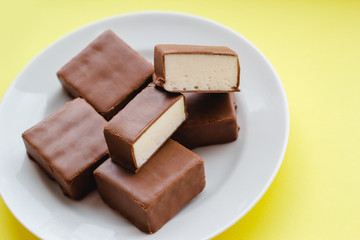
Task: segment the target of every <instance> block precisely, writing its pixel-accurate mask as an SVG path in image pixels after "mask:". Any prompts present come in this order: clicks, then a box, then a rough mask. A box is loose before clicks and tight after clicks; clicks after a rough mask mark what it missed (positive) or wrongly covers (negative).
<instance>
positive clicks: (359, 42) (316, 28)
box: [0, 0, 360, 240]
mask: <svg viewBox="0 0 360 240" xmlns="http://www.w3.org/2000/svg"><path fill="white" fill-rule="evenodd" d="M143 10H172V11H181V12H186V13H192V14H196V15H200V16H203V17H207V18H210V19H213V20H215V21H218V22H220V23H222V24H224V25H226V26H229V27H230V28H232V29H234V30H235V31H237V32H239V33H240V34H242V35H243V36H245V37H246V38H247V39H249V40H250V41H251V42H253V43H254V44H255V45H256V46H257V47H258V48H259V49H260V50H261V51H262V52H263V53H264V54H265V55H266V56H267V57H268V59H269V60H270V62H271V63H272V64H273V66H274V67H275V69H276V70H277V72H278V74H279V76H280V78H281V80H282V83H283V85H284V87H285V91H286V94H287V98H288V102H289V108H290V138H289V144H288V148H287V151H286V155H285V159H284V162H283V164H282V166H281V168H280V171H279V173H278V175H277V177H276V178H275V180H274V182H273V184H272V185H271V187H270V189H269V190H268V191H267V193H266V194H265V196H264V197H263V198H262V199H261V200H260V202H259V203H258V204H257V205H256V206H255V207H254V208H253V209H252V210H251V211H250V212H249V213H248V214H247V215H246V216H245V217H244V218H243V219H241V220H240V221H238V222H237V223H236V224H235V225H233V226H232V227H231V228H229V229H228V230H226V231H225V232H224V233H222V234H220V235H219V236H218V237H217V238H216V239H219V240H220V239H235V238H236V239H360V125H359V123H360V110H359V109H360V1H301V0H299V1H260V0H255V1H235V0H233V1H231V0H221V1H220V0H217V1H211V0H210V1H209V0H201V1H195V0H183V1H181V2H180V1H179V2H175V1H170V0H168V1H157V0H152V1H145V0H129V1H120V0H112V1H94V0H81V1H76V0H52V1H47V0H43V1H41V0H37V1H35V0H33V1H4V0H0V31H1V32H0V34H1V37H0V83H1V85H0V86H1V87H0V97H2V96H3V95H4V93H5V91H6V89H7V88H8V86H9V85H10V84H11V82H12V80H13V79H14V78H15V77H16V75H17V74H18V73H19V72H20V70H21V69H22V68H23V67H24V66H25V65H26V64H27V63H28V62H29V61H30V60H31V59H32V58H33V57H34V56H35V55H36V54H37V53H39V52H40V51H41V50H42V49H44V48H45V47H46V46H48V45H49V44H51V43H52V42H53V41H55V40H56V39H58V38H60V37H62V36H63V35H65V34H67V33H69V32H70V31H72V30H75V29H77V28H79V27H81V26H83V25H85V24H88V23H91V22H93V21H96V20H99V19H102V18H105V17H108V16H112V15H117V14H121V13H127V12H134V11H143ZM239 54H241V53H239ZM24 204H26V203H24ZM29 207H31V206H29ZM0 239H30V240H32V239H37V238H36V237H34V236H33V235H32V234H31V233H30V232H29V231H28V230H26V229H25V228H24V227H23V226H22V225H21V224H20V223H19V222H18V221H17V220H16V219H15V218H14V217H13V215H12V214H11V213H10V211H9V210H8V209H7V207H6V206H5V204H4V203H3V201H2V200H1V198H0Z"/></svg>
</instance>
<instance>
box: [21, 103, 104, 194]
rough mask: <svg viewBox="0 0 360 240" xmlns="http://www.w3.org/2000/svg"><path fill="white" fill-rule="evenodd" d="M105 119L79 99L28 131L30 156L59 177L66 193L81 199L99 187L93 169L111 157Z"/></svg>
mask: <svg viewBox="0 0 360 240" xmlns="http://www.w3.org/2000/svg"><path fill="white" fill-rule="evenodd" d="M105 122H106V121H105V119H104V118H103V117H101V115H99V114H98V113H97V112H96V111H95V110H94V109H93V108H92V107H91V106H90V105H89V104H88V103H87V102H86V101H85V100H83V99H80V98H77V99H75V100H72V101H70V102H68V103H66V104H65V105H64V106H63V107H62V108H60V109H59V110H57V111H56V112H55V113H53V114H51V115H50V116H48V117H47V118H45V119H44V120H43V121H41V122H40V123H38V124H36V125H35V126H33V127H32V128H30V129H28V130H26V131H25V132H24V133H23V134H22V137H23V140H24V143H25V146H26V150H27V153H28V155H29V157H30V158H31V159H32V160H34V161H35V162H37V163H38V164H39V165H40V166H41V167H42V168H43V169H44V170H45V172H47V173H48V175H49V176H50V177H51V178H53V179H55V181H56V182H57V183H58V184H59V186H60V188H61V189H62V191H63V192H64V194H65V195H66V196H68V197H70V198H72V199H81V198H82V197H84V196H85V195H86V194H87V193H89V192H90V191H91V190H93V189H95V188H96V184H95V181H94V176H93V171H94V169H95V168H97V167H98V166H99V165H100V164H101V163H102V162H103V161H104V160H105V159H107V158H108V150H107V146H106V143H105V139H104V135H103V129H104V125H105Z"/></svg>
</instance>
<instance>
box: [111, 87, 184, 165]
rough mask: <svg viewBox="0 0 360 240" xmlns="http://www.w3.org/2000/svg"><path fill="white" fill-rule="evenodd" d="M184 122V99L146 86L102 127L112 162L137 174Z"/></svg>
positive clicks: (178, 95) (179, 95)
mask: <svg viewBox="0 0 360 240" xmlns="http://www.w3.org/2000/svg"><path fill="white" fill-rule="evenodd" d="M185 119H186V110H185V102H184V96H183V95H181V94H176V93H169V92H166V91H164V90H163V89H160V88H158V87H156V86H154V85H153V84H151V85H149V86H148V87H146V88H145V89H144V90H143V91H141V92H140V93H139V94H138V95H137V96H136V97H135V98H134V99H133V100H132V101H131V102H130V103H129V104H128V105H126V107H125V108H124V109H123V110H121V111H120V112H119V113H118V114H117V115H116V116H114V118H113V119H112V120H111V121H110V122H108V124H106V126H105V129H104V135H105V139H106V143H107V145H108V147H109V152H110V156H111V158H112V160H113V161H114V162H116V163H118V164H120V165H121V166H123V167H125V168H127V169H129V170H131V171H134V172H137V171H138V169H139V168H140V167H141V166H142V165H143V164H144V163H145V162H146V161H147V160H148V159H149V158H150V157H151V156H152V155H153V154H154V153H155V152H156V151H157V150H158V149H159V148H160V147H161V145H162V144H163V143H164V142H165V141H166V140H167V139H168V138H170V136H171V135H172V134H173V133H174V132H175V131H176V129H177V128H178V127H179V126H180V125H181V124H182V123H183V122H184V121H185Z"/></svg>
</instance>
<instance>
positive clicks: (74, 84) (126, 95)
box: [57, 30, 154, 120]
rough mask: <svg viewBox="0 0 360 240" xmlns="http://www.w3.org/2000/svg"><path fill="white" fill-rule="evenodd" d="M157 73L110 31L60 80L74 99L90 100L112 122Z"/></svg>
mask: <svg viewBox="0 0 360 240" xmlns="http://www.w3.org/2000/svg"><path fill="white" fill-rule="evenodd" d="M153 72H154V69H153V66H152V65H151V63H149V62H147V61H146V60H145V59H144V58H143V57H142V56H141V55H140V54H139V53H138V52H136V51H135V50H133V49H132V48H131V47H130V46H129V45H127V44H126V43H125V42H124V41H122V40H121V39H120V38H119V37H118V36H117V35H116V34H115V33H113V32H112V31H111V30H108V31H105V32H104V33H102V34H101V35H100V36H99V37H98V38H96V39H95V40H94V41H93V42H92V43H91V44H90V45H89V46H87V47H86V48H85V49H84V50H83V51H81V52H80V53H79V54H78V55H77V56H75V57H74V58H73V59H72V60H71V61H70V62H68V63H67V64H66V65H65V66H63V67H62V68H61V69H60V70H59V71H58V73H57V76H58V78H59V79H60V81H61V83H62V84H63V86H64V88H65V89H66V90H67V91H68V92H69V94H70V95H71V96H73V97H79V96H80V97H82V98H84V99H86V101H88V102H89V103H90V104H91V105H92V106H93V107H94V108H95V109H96V110H97V111H98V112H99V113H100V114H102V115H103V116H104V117H105V118H106V119H107V120H109V119H111V117H112V116H113V115H114V114H116V113H117V112H118V111H119V110H120V109H121V108H123V107H124V106H125V105H126V104H127V103H128V102H129V101H130V100H131V99H132V98H133V97H134V96H135V95H136V94H137V93H138V92H139V91H140V90H141V89H142V88H143V87H145V86H146V85H147V84H148V83H149V81H151V79H150V77H151V75H152V73H153Z"/></svg>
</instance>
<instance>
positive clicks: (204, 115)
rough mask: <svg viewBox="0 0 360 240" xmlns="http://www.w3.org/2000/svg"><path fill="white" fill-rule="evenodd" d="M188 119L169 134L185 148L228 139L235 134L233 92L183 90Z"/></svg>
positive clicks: (233, 137) (236, 134) (233, 139)
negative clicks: (188, 91) (190, 91)
mask: <svg viewBox="0 0 360 240" xmlns="http://www.w3.org/2000/svg"><path fill="white" fill-rule="evenodd" d="M184 96H185V103H186V110H187V112H188V119H187V120H186V121H185V122H184V123H183V124H182V125H181V127H180V128H179V129H178V130H177V131H176V132H175V133H174V135H173V136H172V137H171V138H172V139H174V140H176V141H178V142H179V143H181V144H182V145H184V146H185V147H187V148H190V149H192V148H195V147H199V146H207V145H212V144H220V143H228V142H232V141H235V140H236V139H237V137H238V131H239V127H238V125H237V122H236V105H235V99H234V94H233V93H184Z"/></svg>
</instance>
